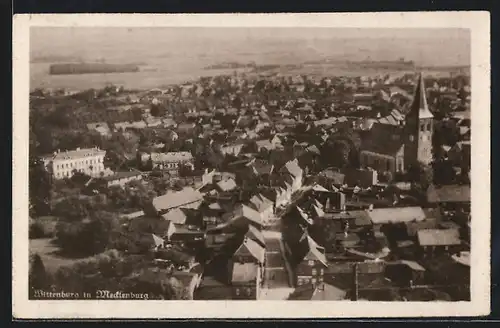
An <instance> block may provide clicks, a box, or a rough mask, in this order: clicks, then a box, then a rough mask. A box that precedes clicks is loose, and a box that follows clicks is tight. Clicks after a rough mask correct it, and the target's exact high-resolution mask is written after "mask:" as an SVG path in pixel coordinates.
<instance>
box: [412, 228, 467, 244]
mask: <svg viewBox="0 0 500 328" xmlns="http://www.w3.org/2000/svg"><path fill="white" fill-rule="evenodd" d="M417 236H418V242H419V244H420V246H450V245H460V243H461V242H460V234H459V231H458V229H424V230H419V231H418V232H417Z"/></svg>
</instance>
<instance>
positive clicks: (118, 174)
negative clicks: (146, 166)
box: [104, 171, 142, 181]
mask: <svg viewBox="0 0 500 328" xmlns="http://www.w3.org/2000/svg"><path fill="white" fill-rule="evenodd" d="M140 175H142V173H141V172H138V171H131V172H115V174H113V175H108V176H106V177H104V180H106V181H113V180H119V179H123V178H130V177H137V176H140Z"/></svg>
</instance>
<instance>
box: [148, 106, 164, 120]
mask: <svg viewBox="0 0 500 328" xmlns="http://www.w3.org/2000/svg"><path fill="white" fill-rule="evenodd" d="M150 114H151V115H152V116H155V117H162V116H164V115H165V107H163V106H162V105H155V104H152V105H151V109H150Z"/></svg>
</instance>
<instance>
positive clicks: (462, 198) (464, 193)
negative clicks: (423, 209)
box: [427, 185, 471, 203]
mask: <svg viewBox="0 0 500 328" xmlns="http://www.w3.org/2000/svg"><path fill="white" fill-rule="evenodd" d="M427 200H428V201H429V202H430V203H441V202H442V203H446V202H448V203H459V202H470V200H471V196H470V186H469V185H446V186H442V187H439V188H438V187H436V186H434V185H431V186H430V187H429V189H428V190H427Z"/></svg>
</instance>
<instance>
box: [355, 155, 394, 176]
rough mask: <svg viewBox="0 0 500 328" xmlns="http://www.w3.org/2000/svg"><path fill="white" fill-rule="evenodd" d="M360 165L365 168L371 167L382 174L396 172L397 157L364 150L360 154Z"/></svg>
mask: <svg viewBox="0 0 500 328" xmlns="http://www.w3.org/2000/svg"><path fill="white" fill-rule="evenodd" d="M360 163H361V167H363V168H368V167H371V168H373V169H374V170H377V171H381V172H384V171H389V172H396V169H397V167H396V158H395V157H393V156H387V155H382V154H377V153H373V152H370V151H366V150H362V151H361V153H360ZM398 169H399V168H398Z"/></svg>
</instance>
